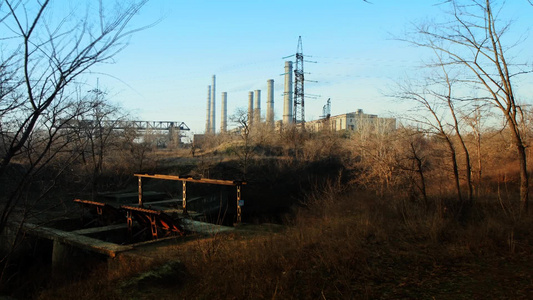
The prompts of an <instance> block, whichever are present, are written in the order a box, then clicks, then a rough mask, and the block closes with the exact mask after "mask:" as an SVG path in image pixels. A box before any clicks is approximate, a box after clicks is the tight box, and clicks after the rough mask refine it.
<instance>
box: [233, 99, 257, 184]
mask: <svg viewBox="0 0 533 300" xmlns="http://www.w3.org/2000/svg"><path fill="white" fill-rule="evenodd" d="M250 117H251V116H249V114H248V112H247V111H245V110H244V109H237V111H236V112H235V114H233V115H232V116H231V117H230V120H231V121H232V122H233V123H235V124H236V125H237V130H238V131H239V134H240V137H241V139H242V142H243V145H242V147H238V148H237V149H236V151H235V153H236V154H237V156H238V157H239V158H240V160H241V165H242V173H243V179H246V173H247V170H248V164H249V163H250V159H251V158H252V156H253V152H254V145H253V141H252V136H251V132H250V128H251V127H250V121H251V120H250Z"/></svg>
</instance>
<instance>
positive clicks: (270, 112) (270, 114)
mask: <svg viewBox="0 0 533 300" xmlns="http://www.w3.org/2000/svg"><path fill="white" fill-rule="evenodd" d="M266 122H267V124H268V126H270V127H271V128H274V79H269V80H267V113H266Z"/></svg>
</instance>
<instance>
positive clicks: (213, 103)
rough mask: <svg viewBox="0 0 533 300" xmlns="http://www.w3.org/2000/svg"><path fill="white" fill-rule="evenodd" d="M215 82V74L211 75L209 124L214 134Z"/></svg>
mask: <svg viewBox="0 0 533 300" xmlns="http://www.w3.org/2000/svg"><path fill="white" fill-rule="evenodd" d="M215 82H216V77H215V75H213V84H212V85H211V120H210V123H209V124H210V125H211V133H213V134H215V133H216V128H215V124H216V123H215V122H216V120H215V116H216V113H215V108H216V106H215V91H216V90H215Z"/></svg>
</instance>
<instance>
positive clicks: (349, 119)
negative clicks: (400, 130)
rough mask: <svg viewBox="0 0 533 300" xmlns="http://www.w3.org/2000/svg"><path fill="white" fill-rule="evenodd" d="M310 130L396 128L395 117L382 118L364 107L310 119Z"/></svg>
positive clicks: (385, 130)
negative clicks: (365, 110) (322, 117)
mask: <svg viewBox="0 0 533 300" xmlns="http://www.w3.org/2000/svg"><path fill="white" fill-rule="evenodd" d="M305 127H306V129H307V130H309V131H315V132H318V131H321V130H331V131H352V132H354V131H361V130H367V129H371V130H375V129H377V130H379V131H382V132H390V131H394V130H396V119H395V118H381V117H378V116H377V115H372V114H366V113H364V112H363V110H362V109H358V110H357V111H355V112H351V113H345V114H341V115H336V116H331V117H329V118H324V119H319V120H315V121H309V122H306V123H305Z"/></svg>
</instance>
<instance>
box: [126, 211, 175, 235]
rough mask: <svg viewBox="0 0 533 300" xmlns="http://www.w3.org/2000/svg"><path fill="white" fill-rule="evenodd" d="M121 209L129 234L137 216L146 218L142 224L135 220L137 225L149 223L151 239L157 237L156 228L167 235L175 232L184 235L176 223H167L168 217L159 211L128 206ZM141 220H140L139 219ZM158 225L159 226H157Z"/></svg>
mask: <svg viewBox="0 0 533 300" xmlns="http://www.w3.org/2000/svg"><path fill="white" fill-rule="evenodd" d="M120 208H121V209H123V210H125V211H126V213H127V217H128V231H129V232H130V233H131V232H132V228H133V217H135V215H137V216H139V215H140V216H143V218H146V219H145V221H144V222H139V221H140V220H137V221H138V222H139V223H143V224H146V223H148V222H146V220H148V221H149V223H150V231H151V233H152V238H153V239H157V238H158V237H159V234H158V231H157V229H158V227H160V228H162V229H163V230H165V231H166V232H167V233H171V232H176V233H178V234H179V235H180V236H183V235H184V230H183V228H181V227H180V226H179V225H178V223H175V222H174V221H172V222H169V220H170V217H169V216H168V215H166V214H165V213H163V212H161V211H159V210H153V209H146V208H141V207H134V206H128V205H122V206H120ZM141 219H142V218H141ZM158 224H159V225H160V226H158Z"/></svg>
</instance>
